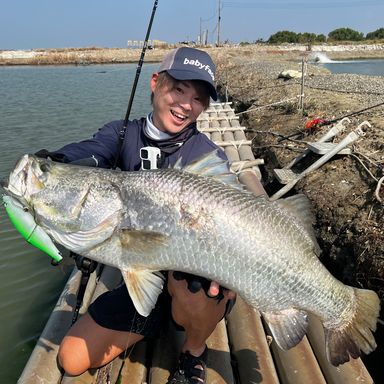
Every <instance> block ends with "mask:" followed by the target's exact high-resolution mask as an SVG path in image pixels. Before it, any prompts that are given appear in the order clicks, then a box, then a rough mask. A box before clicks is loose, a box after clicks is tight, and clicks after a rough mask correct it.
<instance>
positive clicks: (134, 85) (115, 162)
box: [112, 0, 158, 169]
mask: <svg viewBox="0 0 384 384" xmlns="http://www.w3.org/2000/svg"><path fill="white" fill-rule="evenodd" d="M157 3H158V0H155V2H154V4H153V8H152V14H151V18H150V20H149V24H148V28H147V34H146V36H145V40H144V44H143V49H142V50H141V55H140V59H139V63H138V64H137V68H136V76H135V80H134V81H133V85H132V91H131V95H130V97H129V101H128V107H127V112H126V113H125V118H124V124H123V128H122V129H121V131H120V133H119V144H118V147H117V148H118V150H117V156H116V158H115V161H114V164H113V167H112V169H116V167H117V162H118V160H119V157H120V151H121V147H122V145H123V142H124V138H125V133H126V130H127V124H128V120H129V115H130V113H131V109H132V103H133V99H134V97H135V92H136V87H137V83H138V81H139V77H140V73H141V68H142V67H143V63H144V56H145V51H146V50H147V47H148V40H149V35H150V33H151V28H152V23H153V19H154V17H155V13H156V9H157Z"/></svg>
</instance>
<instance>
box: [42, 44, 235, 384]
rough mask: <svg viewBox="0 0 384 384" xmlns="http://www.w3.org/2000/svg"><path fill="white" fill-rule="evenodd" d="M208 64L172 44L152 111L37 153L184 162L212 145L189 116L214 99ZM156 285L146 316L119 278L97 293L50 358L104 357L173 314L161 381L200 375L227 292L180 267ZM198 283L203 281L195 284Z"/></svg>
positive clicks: (101, 163)
mask: <svg viewBox="0 0 384 384" xmlns="http://www.w3.org/2000/svg"><path fill="white" fill-rule="evenodd" d="M214 73H215V65H214V63H213V62H212V59H211V57H210V56H209V55H208V54H207V53H206V52H204V51H201V50H197V49H194V48H189V47H182V48H177V49H175V50H173V51H171V52H170V53H169V54H167V55H166V56H165V57H164V60H163V62H162V63H161V65H160V68H159V70H158V72H156V73H154V74H153V75H152V77H151V80H150V89H151V91H152V95H151V100H152V107H153V108H152V112H150V113H149V114H148V115H147V116H146V117H143V118H141V119H138V120H132V121H129V123H128V125H127V129H126V134H125V137H124V140H123V142H122V145H119V140H121V132H122V130H123V124H124V122H123V121H120V120H118V121H112V122H110V123H108V124H106V125H104V127H102V128H101V129H100V130H99V131H98V132H97V133H96V134H95V135H94V136H93V137H92V138H90V139H88V140H84V141H81V142H79V143H72V144H68V145H66V146H64V147H63V148H61V149H59V150H57V151H54V152H49V151H47V150H42V151H39V152H38V153H37V155H38V156H39V155H40V156H44V157H50V158H52V160H55V161H61V162H77V163H78V162H81V160H82V159H92V161H94V163H95V164H96V165H97V166H98V167H103V168H111V167H113V165H114V164H115V163H116V164H117V166H118V167H119V168H120V169H121V170H122V171H137V170H140V169H142V168H143V169H153V168H162V167H168V166H172V165H174V164H175V163H176V161H177V160H179V159H181V162H182V165H187V164H189V163H191V162H193V161H194V160H196V159H197V158H199V157H200V156H202V155H203V154H206V153H209V152H212V151H214V150H218V153H219V156H220V157H222V158H224V159H225V158H226V157H225V154H224V153H223V152H222V151H221V150H219V149H218V148H217V146H216V145H215V144H214V143H213V142H211V141H210V140H209V139H208V138H207V137H206V136H205V135H204V134H202V133H200V132H199V131H198V130H197V128H196V119H197V117H198V116H199V115H200V113H201V112H202V111H204V110H205V109H206V108H207V107H208V106H209V100H210V97H212V98H213V99H214V100H217V94H216V88H215V83H214V80H215V77H214V76H215V75H214ZM163 274H164V276H165V278H166V284H165V285H164V290H163V292H162V293H161V294H160V296H159V299H158V301H157V304H156V306H155V308H154V309H153V310H152V312H151V313H150V314H149V316H148V317H143V316H141V315H139V314H138V313H137V311H136V309H135V307H134V305H133V302H132V300H131V298H130V296H129V294H128V291H127V289H126V287H125V285H124V284H123V285H121V286H119V287H118V288H116V289H114V290H113V291H110V292H107V293H105V294H103V295H101V296H100V297H99V298H97V299H96V300H95V302H93V303H92V304H91V305H90V307H89V311H88V313H86V314H85V315H84V316H82V317H81V318H80V319H79V320H78V321H77V322H76V323H75V324H74V326H73V327H72V328H71V329H70V330H69V332H68V334H67V335H66V336H65V338H64V340H63V341H62V344H61V346H60V350H59V356H58V360H59V363H60V364H61V366H62V367H63V368H64V370H65V371H66V372H67V374H69V375H79V374H81V373H82V372H84V371H85V370H87V369H89V368H95V367H100V366H102V365H105V364H107V363H108V362H110V361H111V360H112V359H114V358H115V357H116V356H118V355H119V354H120V353H121V352H123V351H124V350H125V349H126V348H128V347H130V346H131V345H133V344H134V343H136V342H137V341H139V340H141V339H143V338H144V337H156V336H157V335H158V334H159V332H160V331H161V329H162V328H163V325H165V324H167V323H168V321H169V320H173V321H174V322H175V323H176V324H177V326H179V327H182V328H183V329H184V330H185V342H184V344H183V347H182V353H181V355H180V358H179V365H178V369H177V370H176V372H175V373H174V375H173V376H171V377H170V378H169V383H172V384H176V383H179V384H181V383H185V384H188V383H193V384H199V383H203V382H205V379H206V372H205V368H206V366H205V360H206V356H207V347H206V340H207V338H208V337H209V335H210V334H211V333H212V332H213V330H214V329H215V327H216V325H217V323H218V322H219V321H220V320H221V319H222V318H223V316H225V315H226V314H227V313H228V312H229V311H230V309H231V308H232V306H233V304H234V300H235V294H234V293H233V292H231V291H228V290H226V289H220V287H219V286H218V284H217V283H216V282H209V281H205V280H204V279H201V278H199V277H197V276H193V275H190V274H186V273H181V272H172V271H171V272H163ZM203 287H204V288H203Z"/></svg>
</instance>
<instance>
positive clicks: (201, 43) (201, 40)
mask: <svg viewBox="0 0 384 384" xmlns="http://www.w3.org/2000/svg"><path fill="white" fill-rule="evenodd" d="M199 40H200V41H199V43H200V45H203V44H204V43H203V31H202V30H201V17H200V39H199Z"/></svg>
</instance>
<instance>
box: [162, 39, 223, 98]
mask: <svg viewBox="0 0 384 384" xmlns="http://www.w3.org/2000/svg"><path fill="white" fill-rule="evenodd" d="M163 71H167V73H169V74H170V75H171V76H172V77H173V78H174V79H176V80H201V81H205V82H206V83H207V85H208V89H209V94H210V96H211V97H212V99H213V100H215V101H216V100H217V92H216V86H215V71H216V66H215V64H214V63H213V61H212V59H211V57H210V56H209V55H208V53H206V52H204V51H201V50H199V49H196V48H189V47H180V48H176V49H174V50H172V51H171V52H169V53H167V54H166V55H165V56H164V59H163V61H162V63H161V65H160V68H159V71H158V72H159V73H160V72H163Z"/></svg>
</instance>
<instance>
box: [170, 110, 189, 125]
mask: <svg viewBox="0 0 384 384" xmlns="http://www.w3.org/2000/svg"><path fill="white" fill-rule="evenodd" d="M171 114H172V116H174V117H175V118H176V119H177V120H178V121H180V122H182V121H185V120H186V119H187V116H184V115H182V114H181V113H177V112H175V111H173V110H172V109H171Z"/></svg>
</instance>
